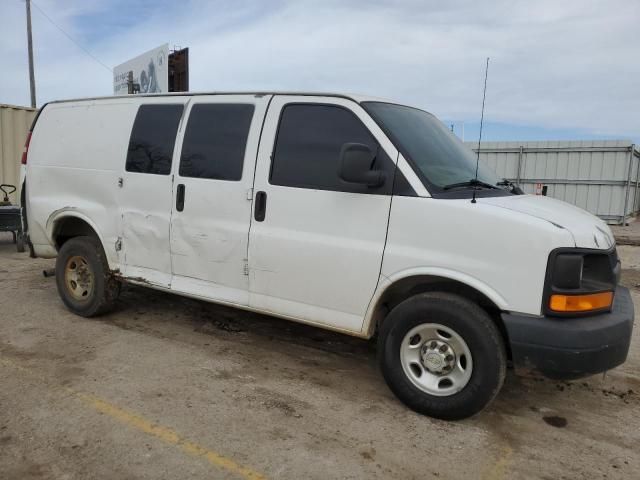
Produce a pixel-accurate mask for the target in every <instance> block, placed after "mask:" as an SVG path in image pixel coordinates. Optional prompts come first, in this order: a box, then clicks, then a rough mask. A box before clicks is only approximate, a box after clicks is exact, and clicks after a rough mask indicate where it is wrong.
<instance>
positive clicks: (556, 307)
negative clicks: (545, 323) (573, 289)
mask: <svg viewBox="0 0 640 480" xmlns="http://www.w3.org/2000/svg"><path fill="white" fill-rule="evenodd" d="M612 302H613V292H601V293H590V294H588V295H551V299H550V300H549V308H551V310H553V311H554V312H586V311H589V310H601V309H604V308H609V307H610V306H611V303H612Z"/></svg>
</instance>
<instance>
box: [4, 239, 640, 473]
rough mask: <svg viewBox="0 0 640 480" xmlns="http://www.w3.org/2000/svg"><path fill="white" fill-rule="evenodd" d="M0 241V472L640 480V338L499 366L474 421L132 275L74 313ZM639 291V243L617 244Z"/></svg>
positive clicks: (303, 343)
mask: <svg viewBox="0 0 640 480" xmlns="http://www.w3.org/2000/svg"><path fill="white" fill-rule="evenodd" d="M9 238H10V237H8V236H4V235H3V236H0V309H1V311H0V385H1V388H0V478H1V479H21V480H22V479H38V478H43V479H44V478H46V479H65V480H67V479H86V478H92V479H116V478H117V479H147V478H148V479H176V478H180V479H187V478H193V479H200V478H249V479H260V478H274V479H275V478H282V479H303V478H305V479H307V478H317V479H327V478H368V479H371V478H398V479H410V478H438V479H442V478H444V479H446V478H488V479H499V478H505V479H506V478H509V479H514V478H515V479H517V478H527V479H528V478H543V479H563V478H571V479H573V478H589V479H593V478H609V479H610V478H638V473H637V472H638V471H640V453H639V451H638V447H637V446H638V444H640V415H639V413H640V373H638V372H639V371H640V348H639V347H640V338H639V335H640V334H639V333H638V332H639V330H640V329H638V328H636V330H635V332H634V338H633V343H632V348H631V352H630V355H629V358H628V360H627V363H625V364H624V365H623V366H621V367H619V368H617V369H615V370H614V371H611V372H609V373H608V374H607V375H606V377H605V378H603V376H602V375H599V376H595V377H590V378H587V379H584V380H578V381H574V382H557V381H550V380H546V379H543V378H537V377H526V378H519V377H516V376H514V375H513V374H511V373H510V374H509V375H508V377H507V381H506V384H505V386H504V388H503V390H502V392H501V394H500V395H499V396H498V398H497V400H496V401H495V402H494V403H493V405H492V406H491V407H490V408H489V409H487V410H485V411H484V412H482V413H481V414H479V415H477V416H476V417H474V418H471V419H468V420H464V421H460V422H455V423H453V422H451V423H447V422H443V421H438V420H433V419H430V418H426V417H423V416H420V415H417V414H415V413H413V412H411V411H409V410H408V409H407V408H405V407H404V406H403V405H402V404H400V403H399V402H398V401H397V400H396V399H395V398H394V396H393V395H392V394H391V392H390V391H389V390H388V388H387V387H386V385H385V384H384V382H383V380H382V378H381V375H380V374H379V372H378V370H377V367H376V362H375V350H374V346H373V344H372V343H370V342H366V341H363V340H359V339H355V338H350V337H346V336H342V335H339V334H334V333H331V332H325V331H322V330H319V329H316V328H312V327H307V326H303V325H298V324H294V323H289V322H285V321H282V320H278V319H275V318H271V317H266V316H262V315H257V314H252V313H246V312H241V311H236V310H233V309H230V308H226V307H220V306H216V305H212V304H206V303H203V302H198V301H193V300H188V299H183V298H180V297H177V296H172V295H168V294H164V293H160V292H155V291H152V290H147V289H143V288H134V287H128V288H126V289H125V290H124V291H123V294H122V296H121V300H120V302H119V305H118V308H117V311H115V312H113V313H112V314H109V315H107V316H105V317H102V318H99V319H92V320H87V319H83V318H80V317H77V316H74V315H72V314H71V313H69V312H67V311H66V310H65V308H64V307H63V306H62V304H61V302H60V300H59V299H58V296H57V292H56V288H55V282H54V280H53V279H51V278H44V277H43V276H42V273H41V272H42V270H43V269H44V268H50V267H52V266H53V264H54V262H53V261H52V260H42V259H37V260H33V259H29V258H28V256H27V255H26V254H18V253H16V252H15V248H14V246H13V245H11V244H10V243H9ZM619 251H620V254H621V256H622V258H623V265H624V267H625V270H624V272H623V283H625V284H626V285H627V286H629V287H631V288H632V290H633V298H634V301H635V302H636V304H637V302H638V301H639V300H640V247H632V246H622V247H620V248H619Z"/></svg>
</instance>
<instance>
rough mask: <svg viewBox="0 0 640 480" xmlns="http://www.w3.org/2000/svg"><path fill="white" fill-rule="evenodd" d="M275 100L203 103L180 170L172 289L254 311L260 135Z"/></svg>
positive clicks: (195, 112)
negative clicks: (251, 250) (252, 227)
mask: <svg viewBox="0 0 640 480" xmlns="http://www.w3.org/2000/svg"><path fill="white" fill-rule="evenodd" d="M269 98H270V96H257V95H211V96H196V97H194V98H193V99H192V101H191V102H190V104H189V107H188V111H187V116H186V117H185V119H186V121H185V122H184V123H183V127H182V131H183V132H184V133H183V134H182V135H181V139H180V140H179V143H180V145H178V147H177V148H178V151H179V152H180V154H179V156H178V158H179V164H178V165H177V167H178V168H176V169H174V174H175V178H174V189H173V213H172V216H171V262H172V265H173V278H172V282H171V289H172V290H176V291H179V292H183V293H189V294H195V295H198V296H202V297H205V298H209V299H212V300H217V301H223V302H227V303H234V304H238V305H245V306H246V305H248V289H249V280H248V276H247V270H246V268H247V265H246V262H247V248H248V246H247V244H248V240H249V224H250V219H251V199H252V195H251V189H252V187H253V177H254V172H255V163H256V155H257V151H258V142H259V139H260V130H261V127H262V122H263V119H264V115H265V111H266V108H267V104H268V102H269Z"/></svg>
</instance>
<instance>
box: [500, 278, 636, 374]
mask: <svg viewBox="0 0 640 480" xmlns="http://www.w3.org/2000/svg"><path fill="white" fill-rule="evenodd" d="M502 320H503V322H504V325H505V327H506V329H507V334H508V336H509V342H510V345H511V351H512V356H513V364H514V367H515V368H516V369H522V370H536V371H539V372H540V373H542V374H543V375H545V376H547V377H549V378H556V379H575V378H580V377H585V376H588V375H593V374H596V373H600V372H604V371H607V370H610V369H612V368H614V367H617V366H618V365H620V364H622V363H623V362H624V361H625V359H626V358H627V353H628V352H629V344H630V342H631V332H632V330H633V321H634V307H633V302H632V300H631V295H630V293H629V290H628V289H626V288H624V287H618V288H617V290H616V293H615V298H614V303H613V308H612V310H611V312H608V313H603V314H599V315H593V316H583V317H575V318H557V317H547V316H542V317H539V316H527V315H519V314H513V313H503V314H502Z"/></svg>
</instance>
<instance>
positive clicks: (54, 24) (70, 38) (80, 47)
mask: <svg viewBox="0 0 640 480" xmlns="http://www.w3.org/2000/svg"><path fill="white" fill-rule="evenodd" d="M31 5H33V6H34V7H36V9H37V10H38V11H39V12H40V13H41V14H42V16H44V18H46V19H47V20H49V22H50V23H51V25H53V26H54V27H56V28H57V29H58V30H60V31H61V32H62V33H63V34H64V36H65V37H67V38H68V39H69V40H71V41H72V42H73V43H75V45H76V46H77V47H78V48H79V49H80V50H82V51H83V52H84V53H86V54H87V55H89V56H90V57H91V58H93V59H94V60H95V61H96V62H98V63H99V64H100V65H102V66H103V67H104V68H106V69H107V70H109V72H110V73H111V72H112V71H113V70H112V68H111V67H109V66H108V65H105V64H104V63H102V62H101V61H100V60H98V59H97V58H96V57H95V56H94V55H93V54H92V53H91V52H90V51H89V50H87V49H86V48H84V47H83V46H82V45H80V43H79V42H77V41H76V40H74V38H73V37H72V36H71V35H69V34H68V33H67V32H65V30H64V29H63V28H62V27H61V26H60V25H58V24H57V23H56V22H54V21H53V20H52V19H51V17H50V16H49V15H47V14H46V13H45V12H44V10H42V9H41V8H40V6H38V5H37V4H36V3H35V2H34V1H33V0H31Z"/></svg>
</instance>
